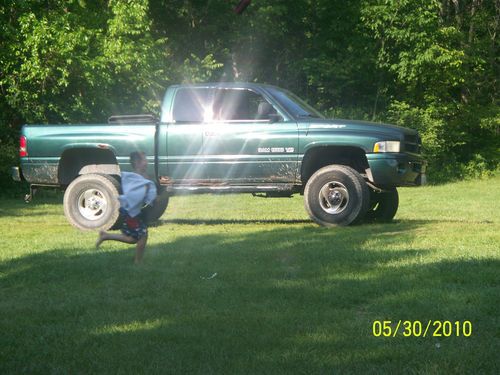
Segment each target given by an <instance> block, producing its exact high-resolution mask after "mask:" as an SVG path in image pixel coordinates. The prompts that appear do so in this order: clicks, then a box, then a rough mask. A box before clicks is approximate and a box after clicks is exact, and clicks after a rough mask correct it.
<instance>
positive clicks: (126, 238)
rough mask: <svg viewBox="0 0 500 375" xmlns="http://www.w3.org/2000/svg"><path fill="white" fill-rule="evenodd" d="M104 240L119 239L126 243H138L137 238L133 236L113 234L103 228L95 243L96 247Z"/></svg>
mask: <svg viewBox="0 0 500 375" xmlns="http://www.w3.org/2000/svg"><path fill="white" fill-rule="evenodd" d="M104 241H119V242H124V243H130V244H132V243H136V242H137V240H136V239H135V238H133V237H130V236H126V235H124V234H121V233H120V234H113V233H108V232H105V231H103V230H101V231H100V232H99V237H97V241H96V243H95V247H96V248H98V247H99V246H100V245H101V243H103V242H104Z"/></svg>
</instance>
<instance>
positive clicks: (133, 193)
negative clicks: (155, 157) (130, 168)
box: [118, 172, 156, 217]
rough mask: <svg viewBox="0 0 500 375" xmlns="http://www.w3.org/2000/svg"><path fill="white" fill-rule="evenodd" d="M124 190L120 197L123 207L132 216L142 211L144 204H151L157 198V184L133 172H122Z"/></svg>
mask: <svg viewBox="0 0 500 375" xmlns="http://www.w3.org/2000/svg"><path fill="white" fill-rule="evenodd" d="M121 176H122V192H123V194H122V195H120V196H119V197H118V200H119V201H120V205H121V207H122V208H124V209H125V210H127V211H128V214H129V215H130V217H136V216H137V215H139V214H140V213H141V208H142V207H143V206H144V204H151V203H152V202H153V201H154V200H155V198H156V186H155V184H154V183H153V182H152V181H150V180H148V179H146V178H144V177H142V176H141V175H140V174H137V173H133V172H122V173H121Z"/></svg>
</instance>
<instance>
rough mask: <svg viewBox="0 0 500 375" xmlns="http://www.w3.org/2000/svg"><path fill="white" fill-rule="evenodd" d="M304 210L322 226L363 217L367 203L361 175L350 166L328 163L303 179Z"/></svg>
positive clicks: (366, 189)
mask: <svg viewBox="0 0 500 375" xmlns="http://www.w3.org/2000/svg"><path fill="white" fill-rule="evenodd" d="M304 198H305V199H304V203H305V207H306V211H307V213H308V214H309V216H310V217H311V219H312V220H313V221H315V222H316V223H318V224H319V225H323V226H327V227H330V226H345V225H349V224H352V223H353V222H356V221H359V220H361V219H362V218H363V216H364V215H365V213H366V211H367V210H368V207H369V204H370V191H369V190H368V187H367V185H366V183H365V181H364V180H363V177H361V175H360V174H359V173H358V172H357V171H356V170H354V169H352V168H351V167H347V166H344V165H330V166H327V167H324V168H321V169H320V170H318V171H317V172H316V173H314V174H313V175H312V176H311V178H310V179H309V181H307V184H306V188H305V190H304Z"/></svg>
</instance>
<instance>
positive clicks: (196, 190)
mask: <svg viewBox="0 0 500 375" xmlns="http://www.w3.org/2000/svg"><path fill="white" fill-rule="evenodd" d="M165 188H166V190H167V192H168V193H170V194H207V193H208V194H210V193H211V194H224V193H226V194H234V193H267V192H290V193H292V192H299V191H300V185H293V184H272V185H266V184H261V185H251V186H249V185H241V186H237V185H212V186H195V185H168V186H166V187H165Z"/></svg>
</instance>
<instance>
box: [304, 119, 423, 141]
mask: <svg viewBox="0 0 500 375" xmlns="http://www.w3.org/2000/svg"><path fill="white" fill-rule="evenodd" d="M300 124H302V125H305V126H306V127H307V131H308V133H309V132H312V131H315V130H316V129H317V130H321V131H326V130H328V129H332V131H335V132H338V131H339V130H340V131H341V130H345V131H349V132H363V133H365V134H366V133H368V134H369V133H372V134H373V135H378V136H386V137H391V138H395V139H401V140H403V139H404V138H405V137H406V136H416V135H417V134H418V132H417V131H416V130H413V129H408V128H403V127H401V126H396V125H391V124H382V123H378V122H371V121H357V120H343V119H315V118H311V119H307V120H305V121H301V122H300Z"/></svg>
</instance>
